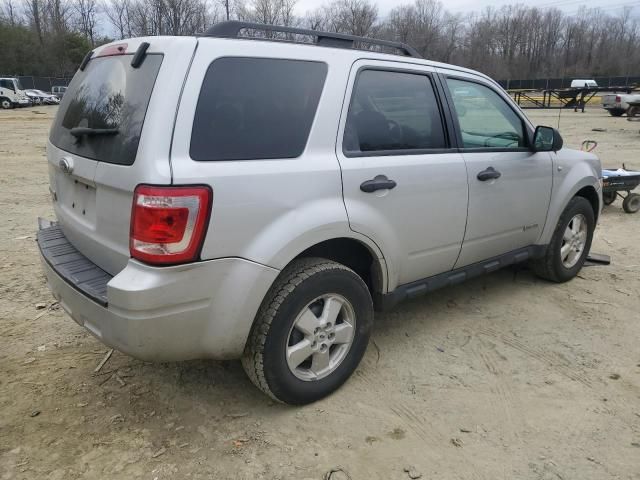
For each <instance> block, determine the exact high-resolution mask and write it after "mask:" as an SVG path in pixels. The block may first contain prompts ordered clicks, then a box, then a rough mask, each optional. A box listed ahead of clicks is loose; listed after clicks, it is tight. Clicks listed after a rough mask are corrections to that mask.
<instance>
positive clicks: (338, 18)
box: [325, 0, 378, 37]
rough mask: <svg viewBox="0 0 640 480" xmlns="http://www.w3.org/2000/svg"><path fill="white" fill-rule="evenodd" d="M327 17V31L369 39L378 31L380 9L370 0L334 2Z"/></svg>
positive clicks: (327, 11)
mask: <svg viewBox="0 0 640 480" xmlns="http://www.w3.org/2000/svg"><path fill="white" fill-rule="evenodd" d="M325 15H326V26H327V29H328V30H331V31H334V32H341V33H348V34H350V35H358V36H361V37H369V36H374V35H375V33H376V31H377V30H378V23H377V22H378V7H377V6H376V5H375V4H373V3H371V2H369V1H368V0H334V1H333V2H332V3H331V4H329V5H328V6H327V7H325Z"/></svg>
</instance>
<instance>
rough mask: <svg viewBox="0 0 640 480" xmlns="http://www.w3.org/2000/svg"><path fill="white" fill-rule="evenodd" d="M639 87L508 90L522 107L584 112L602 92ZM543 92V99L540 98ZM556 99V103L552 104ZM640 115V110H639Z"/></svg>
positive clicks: (625, 91) (630, 89) (629, 89)
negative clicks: (590, 102) (566, 109)
mask: <svg viewBox="0 0 640 480" xmlns="http://www.w3.org/2000/svg"><path fill="white" fill-rule="evenodd" d="M637 88H638V87H637V86H635V85H627V86H620V87H581V88H553V89H544V90H540V89H525V90H520V89H518V90H507V92H508V93H509V94H510V95H511V96H512V97H513V99H514V100H515V101H516V103H517V104H518V105H519V106H520V107H521V108H573V110H574V111H575V112H577V111H578V109H580V110H582V111H583V112H584V108H585V106H586V105H587V103H589V101H591V100H592V99H593V97H595V95H596V94H598V93H602V92H614V93H631V92H633V91H634V90H636V89H637ZM540 94H542V99H541V98H540ZM552 101H554V105H552V103H551V102H552ZM638 114H639V115H640V112H638Z"/></svg>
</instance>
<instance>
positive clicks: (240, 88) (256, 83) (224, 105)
mask: <svg viewBox="0 0 640 480" xmlns="http://www.w3.org/2000/svg"><path fill="white" fill-rule="evenodd" d="M326 76H327V65H326V64H325V63H320V62H309V61H301V60H281V59H267V58H232V57H228V58H220V59H218V60H216V61H214V62H213V63H212V64H211V65H209V68H208V69H207V73H206V74H205V77H204V81H203V84H202V89H201V91H200V97H199V98H198V105H197V107H196V113H195V118H194V121H193V130H192V133H191V147H190V155H191V158H192V159H194V160H199V161H217V160H253V159H270V158H295V157H298V156H300V155H301V154H302V152H303V150H304V148H305V146H306V143H307V138H308V137H309V131H310V130H311V124H312V123H313V119H314V117H315V113H316V109H317V108H318V101H319V100H320V94H321V93H322V88H323V86H324V81H325V78H326Z"/></svg>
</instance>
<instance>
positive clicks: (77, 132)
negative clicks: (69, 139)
mask: <svg viewBox="0 0 640 480" xmlns="http://www.w3.org/2000/svg"><path fill="white" fill-rule="evenodd" d="M69 133H70V134H71V135H73V136H74V137H76V138H81V137H83V136H85V135H86V136H87V137H93V136H96V135H117V133H118V129H117V128H88V127H73V128H72V129H71V130H69Z"/></svg>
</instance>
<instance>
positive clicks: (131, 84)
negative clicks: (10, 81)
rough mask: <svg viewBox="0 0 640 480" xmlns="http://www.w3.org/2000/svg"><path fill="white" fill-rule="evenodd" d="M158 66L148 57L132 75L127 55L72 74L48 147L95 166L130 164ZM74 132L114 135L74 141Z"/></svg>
mask: <svg viewBox="0 0 640 480" xmlns="http://www.w3.org/2000/svg"><path fill="white" fill-rule="evenodd" d="M161 63H162V55H158V54H149V55H147V57H146V58H145V60H144V62H143V63H142V65H141V66H140V67H139V68H137V69H136V68H133V67H131V55H118V56H112V57H98V58H95V59H93V60H91V61H90V62H89V64H88V65H87V67H86V69H85V70H84V71H78V72H77V73H76V75H75V76H74V77H73V80H72V81H71V84H70V85H69V87H68V91H67V92H66V93H65V95H64V97H63V98H62V102H61V104H60V108H59V110H58V113H57V115H56V119H55V122H54V125H53V127H52V129H51V135H50V137H49V138H50V140H51V143H53V144H54V145H55V146H57V147H58V148H61V149H62V150H65V151H67V152H70V153H75V154H77V155H80V156H83V157H86V158H90V159H93V160H97V161H99V162H108V163H116V164H120V165H131V164H133V162H134V160H135V157H136V153H137V151H138V142H139V141H140V133H141V132H142V124H143V122H144V117H145V114H146V111H147V106H148V104H149V99H150V98H151V92H152V90H153V85H154V83H155V80H156V77H157V75H158V71H159V70H160V64H161ZM62 88H64V87H62ZM62 88H61V89H62ZM74 128H84V129H96V130H100V129H110V130H117V134H115V135H107V136H91V137H90V138H89V137H82V138H77V137H76V136H74V135H72V134H71V130H72V129H74Z"/></svg>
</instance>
